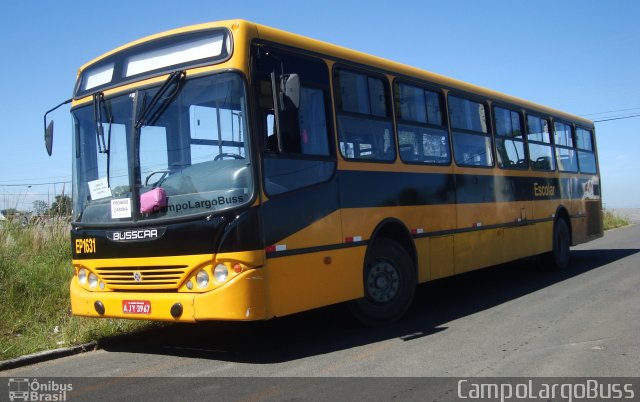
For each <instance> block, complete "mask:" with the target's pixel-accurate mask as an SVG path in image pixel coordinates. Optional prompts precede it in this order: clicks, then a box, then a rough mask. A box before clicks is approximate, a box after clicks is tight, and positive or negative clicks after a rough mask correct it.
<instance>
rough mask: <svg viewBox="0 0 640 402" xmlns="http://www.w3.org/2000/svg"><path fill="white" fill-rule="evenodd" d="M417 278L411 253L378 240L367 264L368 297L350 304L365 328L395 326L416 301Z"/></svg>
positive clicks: (365, 282) (365, 267) (365, 286)
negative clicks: (392, 324)
mask: <svg viewBox="0 0 640 402" xmlns="http://www.w3.org/2000/svg"><path fill="white" fill-rule="evenodd" d="M415 288H416V277H415V272H414V269H413V262H412V260H411V257H410V256H409V254H408V253H407V251H406V250H405V249H404V248H403V247H401V246H400V245H399V244H398V243H396V242H395V241H392V240H388V239H385V238H381V239H378V240H376V241H375V242H374V243H373V245H372V246H371V249H370V250H369V252H368V253H367V259H366V261H365V264H364V297H363V298H361V299H357V300H354V301H352V302H350V304H349V308H350V310H351V312H352V314H353V315H354V316H355V318H356V319H357V320H358V321H360V322H362V323H363V324H365V325H369V326H378V325H384V324H389V323H392V322H394V321H396V320H398V319H399V318H400V317H402V316H403V315H404V313H406V311H407V310H408V309H409V307H410V306H411V302H412V301H413V295H414V293H415Z"/></svg>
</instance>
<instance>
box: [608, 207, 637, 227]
mask: <svg viewBox="0 0 640 402" xmlns="http://www.w3.org/2000/svg"><path fill="white" fill-rule="evenodd" d="M602 220H603V224H604V230H609V229H615V228H619V227H622V226H627V225H629V224H630V222H629V219H627V218H625V217H622V216H620V215H617V214H616V213H614V212H613V211H611V210H608V209H605V210H604V211H603V213H602Z"/></svg>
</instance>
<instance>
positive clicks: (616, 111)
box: [580, 107, 640, 116]
mask: <svg viewBox="0 0 640 402" xmlns="http://www.w3.org/2000/svg"><path fill="white" fill-rule="evenodd" d="M638 109H640V107H632V108H628V109H618V110H609V111H608V112H597V113H586V114H582V115H580V116H595V115H598V114H607V113H618V112H627V111H629V110H638Z"/></svg>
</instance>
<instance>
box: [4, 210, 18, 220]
mask: <svg viewBox="0 0 640 402" xmlns="http://www.w3.org/2000/svg"><path fill="white" fill-rule="evenodd" d="M0 212H2V215H4V216H5V217H6V218H7V219H11V218H13V217H14V216H16V215H17V214H18V210H17V209H15V208H7V209H3V210H2V211H0Z"/></svg>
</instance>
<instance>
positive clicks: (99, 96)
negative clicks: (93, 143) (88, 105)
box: [93, 92, 109, 154]
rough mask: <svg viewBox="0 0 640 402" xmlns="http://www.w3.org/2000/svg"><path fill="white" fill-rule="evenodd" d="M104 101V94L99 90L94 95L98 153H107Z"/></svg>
mask: <svg viewBox="0 0 640 402" xmlns="http://www.w3.org/2000/svg"><path fill="white" fill-rule="evenodd" d="M102 102H104V94H103V93H102V92H98V93H96V94H94V95H93V118H94V120H95V124H96V140H97V141H98V153H101V154H106V153H107V152H109V151H108V150H107V145H106V144H105V141H104V127H103V126H102Z"/></svg>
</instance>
